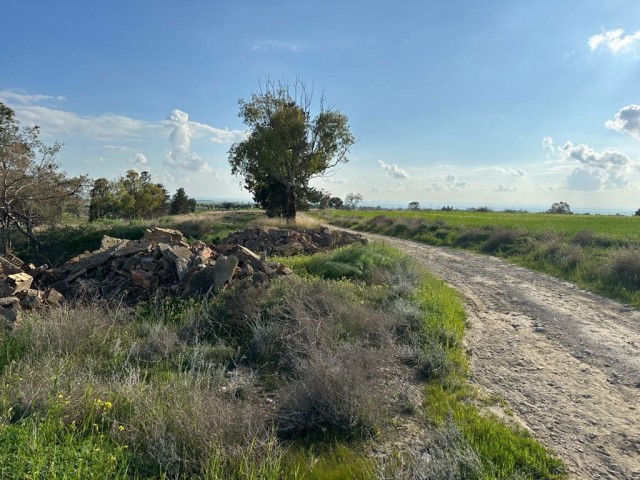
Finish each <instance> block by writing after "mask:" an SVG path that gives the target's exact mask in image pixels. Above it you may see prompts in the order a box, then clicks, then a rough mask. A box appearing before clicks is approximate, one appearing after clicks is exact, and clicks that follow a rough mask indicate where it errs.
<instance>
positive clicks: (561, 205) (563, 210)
mask: <svg viewBox="0 0 640 480" xmlns="http://www.w3.org/2000/svg"><path fill="white" fill-rule="evenodd" d="M547 213H560V214H569V215H570V214H572V213H573V212H572V211H571V207H570V206H569V204H568V203H567V202H555V203H554V204H553V205H551V208H550V209H549V210H547Z"/></svg>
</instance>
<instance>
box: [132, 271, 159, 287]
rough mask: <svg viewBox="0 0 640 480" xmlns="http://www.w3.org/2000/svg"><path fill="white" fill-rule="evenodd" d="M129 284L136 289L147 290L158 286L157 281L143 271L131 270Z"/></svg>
mask: <svg viewBox="0 0 640 480" xmlns="http://www.w3.org/2000/svg"><path fill="white" fill-rule="evenodd" d="M131 284H132V285H135V286H136V287H141V288H149V287H151V286H155V285H157V284H158V279H157V278H156V277H154V276H153V275H152V274H150V273H149V272H147V271H145V270H140V269H136V270H131Z"/></svg>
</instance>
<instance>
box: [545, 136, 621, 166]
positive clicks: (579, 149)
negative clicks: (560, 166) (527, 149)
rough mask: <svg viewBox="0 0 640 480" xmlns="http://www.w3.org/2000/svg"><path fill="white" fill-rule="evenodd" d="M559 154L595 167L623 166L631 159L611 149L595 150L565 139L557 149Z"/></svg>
mask: <svg viewBox="0 0 640 480" xmlns="http://www.w3.org/2000/svg"><path fill="white" fill-rule="evenodd" d="M557 151H558V152H559V154H560V156H561V157H563V158H565V159H572V160H577V161H579V162H580V163H582V164H584V165H589V166H592V167H596V168H609V167H616V168H617V167H623V166H625V165H629V164H631V160H629V157H627V156H626V155H625V154H624V153H620V152H616V151H613V150H604V151H603V152H597V151H595V150H593V149H592V148H589V147H588V146H587V145H583V144H579V145H573V143H572V142H570V141H567V142H566V143H565V144H564V145H562V147H559V148H558V149H557Z"/></svg>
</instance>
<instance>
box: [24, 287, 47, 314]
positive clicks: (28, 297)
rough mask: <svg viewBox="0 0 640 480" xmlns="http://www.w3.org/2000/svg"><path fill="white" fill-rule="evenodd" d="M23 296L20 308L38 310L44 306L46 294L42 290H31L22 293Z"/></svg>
mask: <svg viewBox="0 0 640 480" xmlns="http://www.w3.org/2000/svg"><path fill="white" fill-rule="evenodd" d="M21 296H22V299H21V300H20V306H21V307H22V308H23V309H24V310H37V309H39V308H42V307H43V306H44V293H43V292H41V291H40V290H34V289H32V288H30V289H29V290H26V291H24V292H22V294H21Z"/></svg>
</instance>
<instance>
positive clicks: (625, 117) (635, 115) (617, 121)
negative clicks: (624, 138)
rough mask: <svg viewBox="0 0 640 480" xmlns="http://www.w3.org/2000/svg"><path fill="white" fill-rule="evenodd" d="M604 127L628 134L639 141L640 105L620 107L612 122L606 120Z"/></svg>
mask: <svg viewBox="0 0 640 480" xmlns="http://www.w3.org/2000/svg"><path fill="white" fill-rule="evenodd" d="M604 125H605V127H607V128H610V129H611V130H616V131H617V132H622V133H628V134H629V135H631V136H633V137H635V138H637V139H638V140H640V105H628V106H626V107H622V108H621V109H620V111H618V113H616V115H615V116H614V117H613V120H607V121H606V122H605V124H604Z"/></svg>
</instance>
